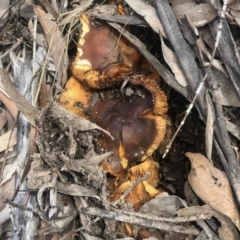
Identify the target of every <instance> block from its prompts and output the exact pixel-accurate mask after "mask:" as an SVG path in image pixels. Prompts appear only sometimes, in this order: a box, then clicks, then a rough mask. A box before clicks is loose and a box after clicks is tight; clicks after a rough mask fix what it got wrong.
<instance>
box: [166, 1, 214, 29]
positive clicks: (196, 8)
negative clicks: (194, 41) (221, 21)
mask: <svg viewBox="0 0 240 240" xmlns="http://www.w3.org/2000/svg"><path fill="white" fill-rule="evenodd" d="M169 2H170V3H171V4H172V11H173V13H174V15H175V16H176V18H177V20H180V19H182V18H184V17H185V16H186V15H188V17H189V18H190V19H191V22H192V23H193V24H194V26H195V27H201V26H203V25H205V24H207V23H209V22H211V21H212V20H213V19H214V18H215V17H216V16H217V10H216V9H215V8H214V7H213V6H212V5H211V4H206V3H200V4H196V3H195V2H194V1H193V0H170V1H169Z"/></svg>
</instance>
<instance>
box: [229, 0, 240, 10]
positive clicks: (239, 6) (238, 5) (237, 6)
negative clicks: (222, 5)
mask: <svg viewBox="0 0 240 240" xmlns="http://www.w3.org/2000/svg"><path fill="white" fill-rule="evenodd" d="M229 8H230V9H234V10H237V11H240V3H239V1H235V2H234V3H233V4H231V5H230V6H229Z"/></svg>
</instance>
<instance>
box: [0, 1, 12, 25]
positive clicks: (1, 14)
mask: <svg viewBox="0 0 240 240" xmlns="http://www.w3.org/2000/svg"><path fill="white" fill-rule="evenodd" d="M9 6H10V0H1V1H0V26H1V25H2V23H3V22H4V19H6V18H7V17H8V14H9V12H8V9H9Z"/></svg>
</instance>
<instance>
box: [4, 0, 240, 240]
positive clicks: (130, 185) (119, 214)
mask: <svg viewBox="0 0 240 240" xmlns="http://www.w3.org/2000/svg"><path fill="white" fill-rule="evenodd" d="M41 2H42V1H41ZM165 2H167V1H165ZM233 2H234V1H233ZM169 3H170V6H171V9H172V11H173V13H174V15H171V14H170V15H168V16H171V20H174V21H176V23H177V25H175V26H178V28H179V27H180V28H179V31H182V32H183V33H184V37H185V38H182V40H181V41H182V42H181V41H180V42H179V41H178V40H179V39H175V42H172V40H171V39H172V36H171V33H170V32H169V31H168V30H169V29H170V25H169V26H168V29H166V25H165V24H166V22H165V20H164V19H163V16H159V15H158V14H159V11H158V10H159V9H157V7H156V5H157V4H158V1H156V2H152V3H151V4H150V3H149V2H143V1H126V3H124V4H122V5H119V4H118V6H117V7H116V6H115V7H114V9H115V10H111V12H110V11H106V10H104V6H105V7H106V6H107V5H108V4H109V3H108V2H106V3H105V4H103V5H102V4H98V3H96V2H93V1H87V0H84V1H81V2H80V3H79V2H78V1H73V2H69V3H67V5H66V2H64V1H62V2H60V1H57V2H56V1H49V2H48V3H47V4H46V3H45V2H42V5H34V3H31V4H29V2H23V3H21V4H22V5H21V4H20V2H18V1H17V2H16V3H12V2H11V1H8V0H4V1H1V4H2V6H3V8H1V11H0V15H1V30H2V32H1V39H0V45H1V48H0V49H1V50H0V51H1V55H2V57H1V69H0V91H1V93H0V94H1V95H0V99H1V105H0V107H1V115H0V117H1V118H0V123H1V129H0V130H1V136H0V141H2V143H1V146H0V148H1V149H0V159H1V185H0V187H1V194H0V198H1V200H2V201H1V205H0V209H1V212H0V222H1V224H2V232H1V239H13V238H16V237H18V238H19V239H30V238H31V239H56V238H59V239H120V238H123V239H124V238H125V239H127V238H128V239H186V238H188V239H212V238H213V236H214V237H215V238H216V239H239V232H238V229H239V210H238V209H239V208H238V206H239V201H238V200H239V199H238V191H237V190H236V189H237V186H238V184H240V182H239V178H238V177H232V175H231V171H232V169H235V171H236V172H238V168H239V166H237V164H238V163H239V162H233V161H232V159H233V158H236V159H237V160H238V161H239V159H238V157H239V156H238V149H237V150H236V151H235V154H234V156H233V154H232V152H231V151H230V150H231V149H229V146H231V145H228V144H224V145H223V144H222V142H221V141H220V139H221V138H220V137H219V136H221V137H222V138H224V139H229V142H230V140H231V143H233V144H234V145H235V146H238V145H239V142H238V141H239V137H238V135H239V133H238V132H237V131H238V128H239V120H238V118H239V114H240V112H239V109H238V107H239V86H238V83H237V81H236V79H237V77H238V75H239V73H238V71H237V70H236V69H237V68H238V65H239V61H238V59H239V53H238V50H237V47H238V46H237V45H236V43H237V42H238V41H239V39H237V38H236V37H235V36H236V35H237V34H236V32H238V31H239V27H236V26H233V25H232V24H238V21H239V20H238V18H239V11H238V8H239V6H238V3H237V1H235V3H232V4H230V3H229V5H228V9H227V11H226V17H227V19H228V22H226V21H225V22H224V27H223V32H222V35H223V37H222V39H223V40H220V47H219V51H218V52H217V53H216V56H215V58H214V59H213V61H212V62H213V65H212V67H211V73H210V74H209V78H210V80H211V81H212V82H211V81H210V82H209V84H208V85H206V86H205V88H209V91H202V92H201V95H200V96H199V101H197V102H196V109H194V110H193V111H192V113H191V114H190V115H189V118H188V119H187V120H186V123H185V125H184V126H183V128H182V130H181V132H180V133H179V134H178V137H177V139H176V140H175V143H174V144H173V147H172V150H170V153H169V155H168V156H167V157H166V158H165V159H162V157H161V155H162V153H163V152H164V150H165V149H164V148H165V147H166V145H167V144H168V142H169V141H170V139H171V136H172V133H173V132H174V131H175V128H176V126H178V125H179V124H180V122H181V118H182V115H183V114H184V112H185V111H186V105H188V101H191V100H192V96H193V92H194V91H195V90H196V89H195V88H194V87H193V86H196V85H197V84H198V83H199V82H198V79H197V78H196V79H192V80H194V81H195V82H194V83H191V81H190V79H191V78H190V76H197V75H196V73H197V72H199V74H200V75H202V73H203V71H204V69H205V68H206V67H207V66H209V64H208V63H209V62H210V61H211V52H212V50H213V46H214V44H215V36H216V34H217V33H216V25H217V22H218V21H219V17H218V12H217V9H216V8H217V7H216V6H219V7H220V8H221V7H222V6H221V4H220V3H219V1H209V2H208V1H193V0H188V1H169ZM211 3H212V5H211ZM142 4H145V8H144V9H143V8H142V7H141V6H142ZM220 8H219V9H220ZM106 9H107V8H106ZM116 9H117V11H118V12H117V14H118V15H117V14H116ZM169 9H170V8H169ZM87 10H88V11H89V14H90V15H92V16H93V17H94V21H93V23H92V24H93V28H95V29H97V28H98V26H100V29H101V30H99V33H100V32H101V31H102V29H111V36H114V38H116V36H118V37H117V38H116V39H117V41H116V40H115V41H116V42H117V44H120V46H121V48H120V49H122V50H121V51H124V47H125V45H127V46H130V48H128V51H130V50H131V48H136V49H138V50H137V51H139V53H140V54H141V55H142V56H143V57H141V59H142V60H141V61H142V62H143V63H141V64H143V65H141V66H142V67H141V68H142V71H141V72H138V73H136V72H133V73H132V72H129V73H128V75H127V74H126V71H125V73H124V72H121V74H122V75H121V78H122V79H125V81H124V82H125V83H124V84H125V85H122V87H121V86H119V85H118V84H117V85H116V86H114V87H113V90H108V89H104V87H101V88H103V89H96V88H93V89H91V88H90V90H86V88H85V90H84V91H85V92H84V91H83V93H87V95H86V96H87V97H89V96H88V94H90V95H91V96H92V97H91V101H90V102H88V103H89V109H88V108H86V109H85V110H84V111H83V112H82V113H81V114H82V116H78V115H76V114H74V113H72V112H70V111H68V110H66V109H64V108H63V107H62V106H60V105H59V101H58V99H59V97H60V95H61V94H62V93H63V92H64V90H63V89H64V87H65V83H66V82H67V81H68V79H69V78H70V77H71V72H70V71H69V63H71V64H72V62H74V59H75V56H76V47H77V43H78V41H79V38H80V36H81V34H82V31H81V26H80V24H79V22H78V18H79V17H80V16H81V14H82V13H83V12H85V13H86V11H87ZM16 13H17V14H16ZM110 13H111V14H110ZM15 14H16V15H15ZM35 14H36V16H37V21H38V22H36V20H34V18H33V17H34V15H35ZM166 14H169V12H168V10H167V9H166ZM131 17H132V19H131ZM98 19H106V21H104V20H98ZM129 19H131V21H130V20H129ZM115 21H119V22H124V25H123V26H122V27H121V26H119V25H117V24H116V23H114V22H115ZM186 21H187V24H186ZM139 22H140V24H139ZM36 23H37V24H36ZM34 24H35V26H34ZM128 24H131V27H128V26H126V25H128ZM135 24H136V25H135ZM207 24H208V25H207ZM109 25H111V26H112V28H110V27H109ZM172 26H173V25H171V27H172ZM143 27H144V31H143V30H142V29H143ZM203 28H207V31H206V30H205V32H204V34H202V33H203ZM115 29H116V30H115ZM166 30H167V31H166ZM117 31H119V32H120V33H117ZM128 31H130V33H129V32H128ZM175 33H176V32H173V34H175ZM159 34H160V36H159ZM187 36H188V37H187ZM189 36H192V38H190V37H189ZM232 36H234V38H233V37H232ZM99 37H100V35H99ZM123 37H124V41H123V42H121V41H122V38H123ZM19 39H20V41H19ZM86 39H87V38H86ZM17 41H18V42H17ZM88 41H90V40H89V39H88ZM200 41H201V44H200V45H199V42H200ZM34 42H35V44H34ZM170 42H171V43H170ZM183 42H185V43H184V44H183ZM130 43H131V44H130ZM175 44H179V45H175ZM182 44H183V45H182ZM185 44H189V46H190V48H191V49H190V51H189V52H188V54H189V56H191V57H190V58H189V59H185V58H184V55H180V54H179V52H178V51H179V50H181V48H182V49H183V48H184V46H185ZM116 46H117V45H116ZM116 46H115V47H114V54H115V56H116V54H118V51H117V48H116ZM78 47H79V46H78ZM94 47H95V46H94ZM40 48H42V49H43V50H44V49H45V52H46V53H47V54H45V53H43V51H42V50H41V49H40ZM90 48H91V46H90ZM82 49H83V48H81V47H80V48H79V50H78V51H80V55H77V56H79V58H81V57H82V56H87V55H84V54H86V53H85V52H84V51H88V50H87V49H84V50H83V52H81V51H82ZM225 49H229V50H228V52H226V51H225ZM186 51H188V50H186ZM34 52H35V53H34ZM185 53H186V52H185ZM78 54H79V53H78ZM121 54H123V53H121ZM132 54H133V53H132ZM95 56H97V55H95ZM113 56H114V55H113ZM120 56H121V57H120V58H122V60H123V62H124V61H126V59H128V56H127V55H126V56H127V57H126V58H125V60H124V57H125V56H124V55H120ZM123 56H124V57H123ZM129 56H132V55H131V54H129ZM44 58H45V59H44ZM169 58H170V59H169ZM68 59H70V60H68ZM116 59H119V57H117V58H115V60H116ZM144 59H145V60H144ZM190 59H197V61H196V64H194V65H193V64H191V62H189V60H190ZM36 61H37V63H38V68H37V70H36V71H34V74H33V72H32V70H34V69H36V67H35V66H36V65H34V64H35V63H36ZM108 61H112V59H110V60H108ZM185 61H186V62H185ZM34 62H35V63H34ZM194 62H195V60H194ZM90 63H91V62H90ZM125 63H126V62H124V64H125ZM192 63H193V62H192ZM71 64H70V65H71ZM87 64H89V63H87ZM111 64H113V63H111ZM118 64H119V63H118V62H114V66H117V65H118ZM119 66H120V69H121V67H122V65H121V64H120V65H119ZM124 66H128V67H129V66H130V65H124ZM14 68H15V69H14ZM70 68H71V67H70ZM154 68H155V69H156V70H155V69H154ZM84 69H85V68H84ZM106 69H110V67H107V68H105V70H101V71H103V72H104V71H105V73H106V74H108V73H107V70H106ZM130 69H131V67H130ZM96 70H97V71H99V70H98V69H96ZM235 70H236V71H235ZM81 71H82V70H81ZM84 71H85V70H84ZM128 71H129V70H128ZM131 71H132V70H131ZM134 71H135V70H134ZM190 71H193V72H192V73H190ZM105 73H104V74H105ZM24 74H27V75H24ZM98 74H99V72H98ZM101 74H102V73H101ZM124 74H126V75H124ZM151 74H152V75H151ZM159 74H160V75H161V76H162V77H161V78H162V79H161V81H160V83H159V85H158V87H157V85H155V83H154V84H153V82H151V81H150V83H149V84H148V83H147V82H148V81H149V80H147V81H146V80H145V81H142V80H141V77H139V76H138V75H140V76H147V77H149V76H151V78H153V79H154V78H155V79H157V78H159ZM200 75H199V76H200ZM24 76H28V77H24ZM29 76H30V82H29V83H27V82H26V79H27V78H29ZM107 76H108V75H107ZM133 76H134V78H133V79H132V77H133ZM112 78H114V77H112ZM96 79H97V80H98V78H96ZM103 79H104V78H103ZM115 79H116V80H117V81H119V78H118V77H116V78H115ZM16 80H17V81H16ZM81 80H82V79H79V80H78V81H81ZM101 81H102V80H101ZM103 81H104V80H103ZM106 81H108V79H107V77H106ZM120 81H123V80H120ZM33 82H34V83H36V84H37V86H38V91H37V92H36V91H35V90H34V89H33V88H32V87H31V85H33ZM26 84H27V86H26ZM87 84H88V83H87ZM152 84H153V85H152ZM103 85H104V83H103ZM109 86H110V85H109ZM218 86H219V95H216V89H217V87H218ZM23 87H24V90H22V88H23ZM111 87H112V86H111ZM160 87H161V89H163V90H164V94H165V95H166V96H167V99H168V120H167V121H164V122H165V124H166V125H164V126H165V127H164V128H165V129H166V134H165V138H164V140H162V143H161V145H160V147H159V146H158V145H159V143H158V144H157V147H155V145H154V148H149V149H151V150H150V153H149V154H148V155H147V154H146V155H143V156H144V157H143V159H141V161H143V162H142V163H140V162H139V161H140V160H138V161H136V162H134V163H133V164H132V165H131V164H130V163H129V162H128V160H130V159H131V157H130V155H131V154H132V153H131V151H132V150H131V148H128V147H127V145H126V144H125V145H124V141H125V139H127V138H126V137H127V135H126V132H124V131H123V135H122V136H121V138H119V139H120V140H119V141H120V142H121V141H123V145H121V144H120V145H116V146H118V147H117V150H115V145H114V146H111V147H109V145H108V144H109V142H111V141H114V139H115V138H116V136H115V138H114V136H113V135H114V134H115V132H114V131H113V130H114V129H115V127H113V128H111V124H112V123H114V124H115V121H117V120H114V118H113V120H112V121H109V126H105V125H104V124H103V126H104V127H102V126H101V123H100V122H99V123H100V126H98V125H97V124H96V123H94V121H93V120H92V119H91V114H92V113H91V108H93V109H94V106H96V104H98V105H99V106H101V104H102V103H101V102H104V101H107V100H109V101H112V100H111V99H115V98H116V99H115V100H114V101H120V99H121V97H125V96H127V97H128V98H130V99H135V98H136V99H138V101H142V102H144V101H145V100H143V99H144V98H146V99H148V97H149V96H151V97H152V99H153V100H152V101H153V102H154V100H156V96H158V93H159V89H160ZM158 88H159V89H158ZM43 91H44V92H43ZM217 91H218V90H217ZM206 92H208V97H207V99H208V100H207V102H206ZM149 93H150V95H149ZM218 96H220V97H219V98H218ZM41 98H42V99H43V98H47V101H43V100H41ZM32 99H36V100H38V101H37V102H36V103H38V105H37V106H36V107H34V106H32V103H33V102H34V100H32ZM39 99H40V100H39ZM86 99H88V98H86ZM157 99H160V98H157ZM81 101H82V100H81ZM81 101H79V102H75V103H74V104H75V105H74V106H76V107H78V108H80V109H81V108H82V109H84V108H83V106H85V105H84V104H85V103H84V102H81ZM161 101H162V100H161ZM60 103H61V101H60ZM82 103H84V104H83V105H81V104H82ZM158 103H159V101H157V102H154V107H155V108H153V109H152V110H151V109H150V108H147V110H145V111H146V112H143V113H140V114H141V117H140V119H144V118H145V119H147V118H148V119H151V120H149V121H150V122H151V121H154V122H155V126H160V125H159V119H160V118H161V117H162V116H161V117H160V116H158V114H159V112H156V109H157V107H156V106H157V104H158ZM65 106H67V105H65ZM114 106H115V105H114ZM142 106H143V105H141V107H142ZM206 106H207V108H206ZM41 108H42V109H41ZM102 109H103V110H102V111H103V112H104V111H105V110H104V108H102ZM116 109H117V108H116ZM116 109H115V111H120V110H116ZM151 111H152V112H151ZM221 111H222V112H221ZM109 114H110V112H109ZM219 114H220V115H219ZM103 116H104V118H106V119H107V118H108V115H103ZM156 116H158V117H157V118H156ZM223 116H224V118H223ZM104 121H105V120H104ZM136 121H137V120H136ZM215 122H217V124H220V125H217V126H215V124H214V123H215ZM135 123H136V122H135ZM224 123H225V126H224V127H225V128H227V129H228V130H229V132H230V133H231V135H230V137H229V136H228V135H224V134H225V132H224V131H223V129H222V128H221V127H220V128H219V126H223V125H224ZM205 124H206V126H205ZM221 124H222V125H221ZM114 126H115V125H114ZM16 127H17V130H16ZM164 128H162V129H164ZM205 128H206V132H205ZM112 129H113V130H112ZM146 129H150V128H146ZM29 130H31V131H29ZM154 131H156V132H157V131H158V127H157V128H156V129H155V130H154ZM161 131H163V130H161ZM131 134H132V135H131V136H130V139H134V134H137V132H131ZM153 134H156V133H155V132H154V133H153ZM204 135H206V137H205V136H204ZM107 136H108V137H109V139H111V141H110V140H107V141H106V140H104V139H105V138H108V137H107ZM139 136H141V135H139ZM234 136H235V137H236V138H235V137H234ZM10 138H11V141H9V140H8V139H10ZM205 139H207V140H206V141H205ZM138 141H139V145H141V143H140V139H138ZM115 144H116V143H115ZM133 146H135V145H133ZM132 148H134V147H132ZM152 149H153V150H152ZM186 152H188V153H186ZM190 152H195V153H190ZM185 153H186V156H187V157H188V158H189V160H190V161H191V167H190V163H189V161H188V159H187V158H186V157H185V156H184V154H185ZM116 154H119V161H121V164H122V166H123V170H121V171H120V173H119V171H116V170H114V169H111V170H110V168H109V166H110V165H109V163H110V162H111V161H110V160H111V159H114V158H115V156H116ZM136 154H140V152H136ZM204 155H207V156H208V158H211V159H209V160H211V162H210V161H209V160H208V159H206V158H205V157H204ZM113 156H114V157H113ZM126 156H127V157H126ZM146 156H147V157H148V158H149V159H148V158H147V159H146ZM107 159H108V160H107ZM129 164H130V165H129ZM99 165H100V166H101V167H99ZM238 165H239V164H238ZM111 166H113V165H111ZM234 166H235V167H234ZM188 183H189V185H190V186H191V187H189V185H188ZM187 186H188V187H187ZM189 192H191V194H189ZM193 203H194V204H193ZM204 204H206V205H204ZM8 210H12V211H8ZM9 212H10V213H9ZM20 219H24V220H23V222H21V221H20ZM216 219H217V220H218V221H216ZM26 226H29V231H26V228H25V227H26ZM9 229H10V231H9ZM9 233H10V234H9ZM204 237H205V238H204Z"/></svg>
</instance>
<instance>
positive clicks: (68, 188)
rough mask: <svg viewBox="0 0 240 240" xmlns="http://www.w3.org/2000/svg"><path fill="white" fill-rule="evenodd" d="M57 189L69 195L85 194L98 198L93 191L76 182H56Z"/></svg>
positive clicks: (79, 195) (80, 195)
mask: <svg viewBox="0 0 240 240" xmlns="http://www.w3.org/2000/svg"><path fill="white" fill-rule="evenodd" d="M57 191H58V192H60V193H63V194H66V195H70V196H78V197H82V196H87V197H93V198H96V199H100V198H99V196H97V195H96V194H95V193H94V192H93V191H91V190H89V189H87V188H85V187H83V186H80V185H76V184H66V185H65V184H63V183H61V182H57Z"/></svg>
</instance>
